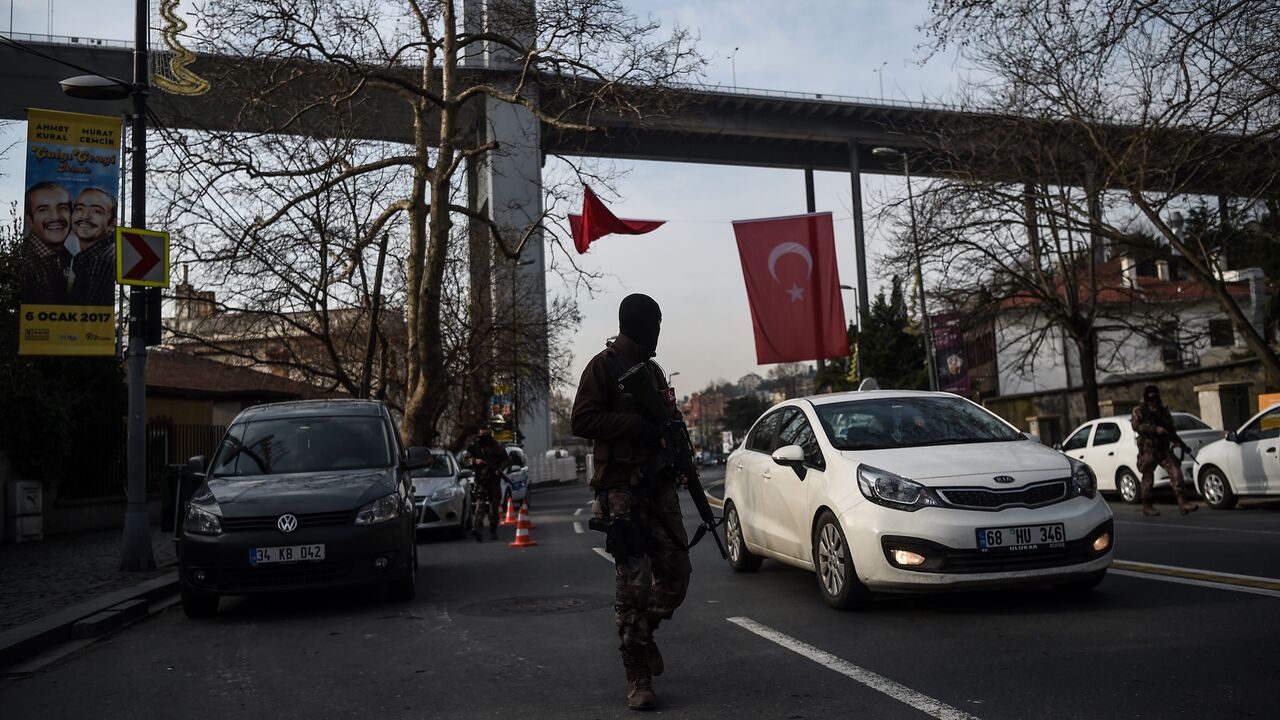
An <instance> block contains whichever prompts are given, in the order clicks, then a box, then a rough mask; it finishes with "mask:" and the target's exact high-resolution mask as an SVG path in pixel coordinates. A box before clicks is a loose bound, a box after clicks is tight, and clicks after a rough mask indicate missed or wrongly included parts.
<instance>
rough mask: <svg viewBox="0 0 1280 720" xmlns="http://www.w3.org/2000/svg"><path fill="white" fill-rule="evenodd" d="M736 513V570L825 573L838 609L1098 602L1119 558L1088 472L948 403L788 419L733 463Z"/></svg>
mask: <svg viewBox="0 0 1280 720" xmlns="http://www.w3.org/2000/svg"><path fill="white" fill-rule="evenodd" d="M724 513H725V518H726V538H727V540H728V553H729V563H730V565H731V566H732V567H733V569H734V570H736V571H739V572H751V571H754V570H756V569H758V568H759V567H760V563H761V560H762V559H763V558H771V559H774V560H778V561H779V562H782V563H785V564H788V565H793V566H796V567H800V568H805V569H808V570H814V571H815V572H816V573H817V577H818V588H819V591H820V592H821V594H822V597H823V599H824V600H825V601H826V602H827V603H828V604H829V605H831V606H833V607H836V608H839V609H847V608H852V607H856V606H859V605H861V604H863V603H864V602H866V601H867V600H868V599H869V598H870V597H871V593H872V592H873V591H877V590H886V591H924V592H931V591H936V590H940V589H951V588H968V587H985V586H998V585H1009V584H1018V583H1047V584H1053V585H1057V586H1059V587H1062V588H1069V589H1088V588H1092V587H1094V586H1095V585H1097V584H1098V583H1099V582H1101V580H1102V578H1103V575H1104V574H1105V572H1106V569H1107V567H1108V566H1109V565H1110V564H1111V559H1112V538H1113V534H1112V533H1113V531H1112V519H1111V510H1110V509H1109V508H1108V507H1107V504H1106V503H1105V502H1103V501H1102V499H1101V497H1099V496H1098V493H1097V484H1096V480H1095V478H1094V476H1093V472H1092V471H1091V470H1090V469H1089V466H1088V465H1086V464H1084V463H1082V462H1079V461H1078V460H1074V459H1071V458H1069V457H1067V456H1065V455H1063V454H1062V453H1059V452H1057V451H1056V450H1053V449H1051V448H1047V447H1045V446H1044V445H1041V444H1040V443H1039V442H1036V441H1034V440H1032V439H1031V438H1030V437H1028V436H1027V435H1025V434H1023V433H1021V432H1019V431H1018V429H1017V428H1015V427H1013V426H1012V425H1009V424H1008V423H1006V422H1005V421H1004V420H1001V419H1000V418H998V417H996V416H995V415H993V414H991V413H990V412H988V411H987V410H985V409H984V408H982V407H980V406H978V405H976V404H974V403H972V402H969V401H968V400H965V399H964V398H960V397H957V396H955V395H950V394H947V393H929V392H912V391H872V392H863V391H859V392H848V393H839V394H832V395H820V396H815V397H809V398H800V399H797V400H789V401H787V402H784V403H782V404H780V405H776V406H774V407H773V408H771V409H770V410H769V411H768V412H766V413H765V414H764V415H763V416H762V417H761V418H760V419H759V420H757V421H756V423H755V425H754V426H753V427H752V429H751V432H750V433H749V434H748V435H747V438H746V440H745V442H744V443H743V445H742V446H741V447H740V448H738V449H737V450H735V451H734V452H733V454H732V455H730V456H729V459H728V463H727V469H726V482H725V506H724Z"/></svg>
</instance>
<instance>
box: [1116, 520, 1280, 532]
mask: <svg viewBox="0 0 1280 720" xmlns="http://www.w3.org/2000/svg"><path fill="white" fill-rule="evenodd" d="M1115 523H1116V524H1117V525H1132V526H1133V527H1145V528H1156V529H1161V530H1163V529H1169V530H1216V531H1218V532H1229V533H1244V534H1247V535H1280V530H1252V529H1249V528H1226V527H1216V526H1213V525H1181V524H1180V525H1172V524H1170V523H1161V522H1134V521H1131V520H1116V521H1115Z"/></svg>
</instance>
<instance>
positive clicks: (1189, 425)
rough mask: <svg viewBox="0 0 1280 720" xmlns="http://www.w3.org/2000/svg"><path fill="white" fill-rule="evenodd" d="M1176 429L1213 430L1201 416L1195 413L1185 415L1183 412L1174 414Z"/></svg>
mask: <svg viewBox="0 0 1280 720" xmlns="http://www.w3.org/2000/svg"><path fill="white" fill-rule="evenodd" d="M1173 429H1174V430H1211V429H1212V428H1210V427H1209V426H1208V425H1206V424H1204V423H1203V422H1202V421H1201V420H1200V418H1198V417H1196V416H1194V415H1183V414H1182V413H1174V415H1173Z"/></svg>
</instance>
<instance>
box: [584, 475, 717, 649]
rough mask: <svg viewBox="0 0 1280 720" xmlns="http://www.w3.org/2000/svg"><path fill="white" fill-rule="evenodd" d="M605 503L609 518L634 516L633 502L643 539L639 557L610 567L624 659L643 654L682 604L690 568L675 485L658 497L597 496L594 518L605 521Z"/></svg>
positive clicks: (624, 493) (625, 493) (618, 493)
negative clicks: (662, 625)
mask: <svg viewBox="0 0 1280 720" xmlns="http://www.w3.org/2000/svg"><path fill="white" fill-rule="evenodd" d="M605 503H607V504H608V505H607V508H608V513H607V514H608V515H609V516H612V517H622V518H628V517H632V515H631V512H632V503H636V508H635V509H636V510H637V513H636V515H635V516H634V517H635V521H636V522H638V523H639V525H640V528H641V534H642V536H643V538H644V552H643V554H640V555H636V556H631V557H628V558H627V559H626V560H625V561H623V562H616V561H615V563H614V573H615V576H616V577H615V579H616V594H615V595H614V604H613V609H614V619H615V622H616V623H617V626H618V639H619V640H620V641H621V644H620V645H619V647H618V649H619V650H621V651H622V654H623V657H624V658H625V657H626V656H627V654H628V652H633V651H636V650H641V649H644V648H645V647H646V646H647V645H648V644H649V642H650V640H652V638H653V631H654V630H656V629H657V627H658V623H659V622H661V621H662V620H668V619H670V618H671V616H672V614H673V613H675V611H676V608H678V607H680V604H681V603H682V602H684V597H685V593H686V592H688V590H689V574H690V573H691V572H692V570H693V568H692V566H691V565H690V564H689V552H688V550H687V547H688V545H689V538H688V535H687V534H686V533H685V530H684V520H683V518H682V517H681V515H680V499H679V497H678V496H677V495H676V488H675V486H674V485H666V486H665V487H664V488H662V489H660V490H659V491H658V493H657V497H656V498H649V497H647V496H646V495H645V494H644V493H639V492H637V493H635V494H632V493H631V492H628V491H625V490H612V491H601V492H600V493H598V494H597V495H596V501H595V504H594V505H593V508H592V509H593V510H594V512H595V515H596V517H599V518H604V517H605V516H606V513H605V507H606V506H605ZM664 524H665V525H666V529H664V527H663V525H664ZM672 536H674V538H673V537H672ZM677 542H678V543H679V544H677Z"/></svg>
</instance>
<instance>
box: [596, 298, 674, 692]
mask: <svg viewBox="0 0 1280 720" xmlns="http://www.w3.org/2000/svg"><path fill="white" fill-rule="evenodd" d="M661 324H662V312H661V310H660V309H659V308H658V303H656V302H654V300H653V298H650V297H649V296H647V295H639V294H636V295H628V296H627V297H626V298H625V299H623V301H622V304H621V305H620V306H619V308H618V326H619V331H620V334H619V335H618V336H617V338H615V339H614V340H613V341H611V342H610V343H608V346H607V347H606V348H605V349H604V350H603V351H601V352H600V353H599V354H598V355H596V356H595V357H594V358H592V359H591V362H589V363H588V364H587V367H586V369H585V370H584V371H583V373H582V380H581V382H580V383H579V384H578V396H577V398H576V399H575V400H574V404H573V418H572V425H573V433H574V434H575V435H577V436H579V437H584V438H589V439H591V440H594V445H593V448H592V454H593V455H594V457H595V462H596V470H595V474H594V476H593V477H592V478H591V490H592V491H593V493H594V494H595V502H594V503H593V505H592V509H593V511H594V513H595V517H596V518H597V521H599V522H602V523H604V524H607V526H608V528H609V529H608V541H607V543H606V549H607V550H608V551H609V552H610V553H611V554H612V555H613V557H614V566H615V568H614V569H615V573H616V595H615V598H614V611H615V616H616V617H615V619H616V622H617V627H618V637H619V639H620V640H621V645H620V646H619V649H620V650H621V651H622V665H623V668H624V669H625V670H626V674H627V706H628V707H630V708H631V709H633V710H650V709H652V708H653V706H654V703H655V702H656V697H655V696H654V693H653V676H655V675H661V674H662V670H663V661H662V655H661V654H660V653H659V652H658V646H657V645H656V644H655V643H654V641H653V633H654V631H656V630H657V629H658V624H659V623H660V622H661V621H663V620H667V619H670V618H671V616H672V614H673V613H674V612H675V610H676V608H678V607H680V604H681V603H682V602H684V597H685V593H686V592H687V591H688V589H689V573H690V572H691V566H690V564H689V551H688V547H689V540H688V536H687V535H686V533H685V529H684V520H683V518H682V517H681V515H680V500H679V497H678V496H677V495H676V480H675V479H673V478H670V477H667V478H666V479H665V480H664V479H661V478H647V477H644V474H643V469H644V465H645V462H646V461H647V460H648V459H649V458H650V457H651V456H652V454H653V453H654V452H655V451H656V450H657V449H658V448H660V447H661V442H662V440H661V437H662V434H661V431H660V429H659V428H658V427H657V426H656V425H654V424H653V423H652V422H650V421H648V420H646V419H645V417H644V416H643V415H641V414H640V409H639V408H638V407H637V406H636V404H635V402H634V399H633V397H632V396H631V395H630V394H628V393H625V392H623V391H622V390H620V389H619V382H618V380H619V378H620V377H621V375H622V374H623V373H624V372H626V371H627V370H628V369H631V368H635V367H637V366H638V365H641V364H643V365H645V366H647V368H646V369H647V370H648V373H649V377H651V378H652V381H653V384H654V389H655V391H656V392H660V393H662V394H663V397H664V398H666V400H667V402H668V403H670V405H671V409H672V412H678V411H677V410H676V409H675V403H674V392H673V391H672V390H671V388H670V387H668V385H667V379H666V376H665V374H664V373H663V372H662V369H661V368H659V367H658V366H657V364H656V363H654V362H653V361H652V360H651V358H652V357H653V356H654V353H655V351H656V349H657V346H658V332H659V329H660V327H661ZM593 527H596V525H595V524H594V523H593Z"/></svg>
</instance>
